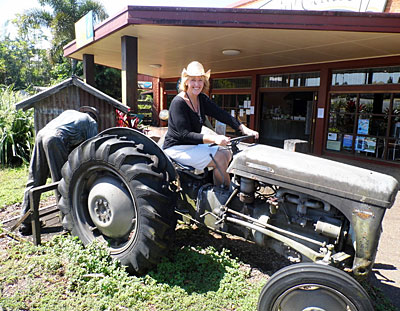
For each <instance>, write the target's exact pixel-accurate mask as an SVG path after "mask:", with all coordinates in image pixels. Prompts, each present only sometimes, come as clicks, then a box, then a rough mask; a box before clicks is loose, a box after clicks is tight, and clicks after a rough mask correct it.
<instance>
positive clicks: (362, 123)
mask: <svg viewBox="0 0 400 311" xmlns="http://www.w3.org/2000/svg"><path fill="white" fill-rule="evenodd" d="M368 130H369V119H359V120H358V128H357V134H364V135H368Z"/></svg>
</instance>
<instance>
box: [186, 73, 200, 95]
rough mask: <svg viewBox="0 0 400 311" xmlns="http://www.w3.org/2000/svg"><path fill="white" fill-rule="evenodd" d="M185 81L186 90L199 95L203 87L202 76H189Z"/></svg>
mask: <svg viewBox="0 0 400 311" xmlns="http://www.w3.org/2000/svg"><path fill="white" fill-rule="evenodd" d="M186 83H187V87H188V89H187V92H188V93H191V94H193V95H199V94H200V93H201V91H202V90H203V87H204V80H203V77H189V78H188V80H187V82H186Z"/></svg>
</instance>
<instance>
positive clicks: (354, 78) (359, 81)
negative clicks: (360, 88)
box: [332, 67, 400, 86]
mask: <svg viewBox="0 0 400 311" xmlns="http://www.w3.org/2000/svg"><path fill="white" fill-rule="evenodd" d="M391 83H400V67H385V68H362V69H352V70H350V69H348V70H335V71H333V72H332V85H336V86H339V85H369V84H391Z"/></svg>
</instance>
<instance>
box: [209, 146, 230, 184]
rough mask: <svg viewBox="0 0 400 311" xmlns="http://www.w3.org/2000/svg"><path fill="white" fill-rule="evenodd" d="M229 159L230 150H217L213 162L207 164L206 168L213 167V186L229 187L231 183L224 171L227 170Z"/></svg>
mask: <svg viewBox="0 0 400 311" xmlns="http://www.w3.org/2000/svg"><path fill="white" fill-rule="evenodd" d="M231 159H232V153H231V152H230V150H227V149H219V150H218V151H217V153H216V154H215V156H214V161H215V162H214V161H213V160H211V162H210V163H209V164H208V167H214V185H216V186H220V185H225V186H228V187H229V185H230V182H231V181H230V176H229V174H228V173H227V172H226V169H227V168H228V165H229V163H230V162H231Z"/></svg>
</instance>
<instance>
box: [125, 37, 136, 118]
mask: <svg viewBox="0 0 400 311" xmlns="http://www.w3.org/2000/svg"><path fill="white" fill-rule="evenodd" d="M121 58H122V59H121V62H122V66H121V68H122V70H121V79H122V81H121V82H122V83H121V85H122V103H123V104H124V105H127V106H128V107H129V108H130V109H131V111H132V112H134V113H137V112H138V107H137V88H138V78H137V77H138V44H137V38H136V37H130V36H123V37H122V38H121Z"/></svg>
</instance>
